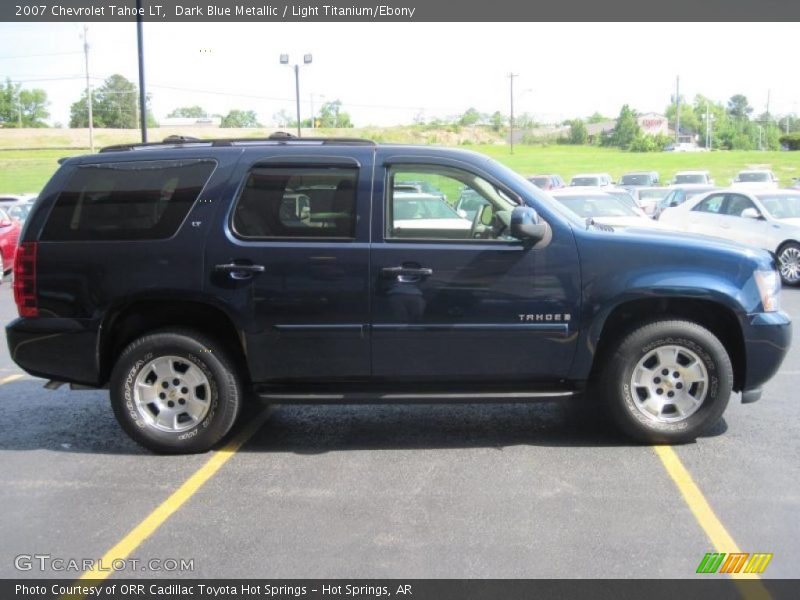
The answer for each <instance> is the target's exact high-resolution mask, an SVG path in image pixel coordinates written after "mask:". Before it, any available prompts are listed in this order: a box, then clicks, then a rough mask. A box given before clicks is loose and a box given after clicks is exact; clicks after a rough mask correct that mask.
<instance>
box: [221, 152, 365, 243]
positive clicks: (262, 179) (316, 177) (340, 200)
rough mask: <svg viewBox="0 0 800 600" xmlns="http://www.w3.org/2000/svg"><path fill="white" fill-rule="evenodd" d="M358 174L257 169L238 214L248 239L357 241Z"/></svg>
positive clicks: (239, 228) (236, 221) (237, 227)
mask: <svg viewBox="0 0 800 600" xmlns="http://www.w3.org/2000/svg"><path fill="white" fill-rule="evenodd" d="M357 179H358V169H356V168H342V167H319V166H314V167H284V166H274V167H273V166H256V167H254V168H253V169H251V170H250V173H249V174H248V175H247V179H246V181H245V184H244V187H243V188H242V191H241V193H240V195H239V199H238V200H237V202H236V207H235V209H234V212H233V220H232V227H233V231H234V232H235V233H236V234H237V235H238V236H239V237H242V238H250V239H270V238H287V239H297V238H303V239H306V238H318V239H331V238H334V239H353V238H354V237H355V226H356V181H357Z"/></svg>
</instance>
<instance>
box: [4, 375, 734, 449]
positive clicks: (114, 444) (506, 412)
mask: <svg viewBox="0 0 800 600" xmlns="http://www.w3.org/2000/svg"><path fill="white" fill-rule="evenodd" d="M42 383H43V382H42V380H38V379H20V380H17V381H13V382H10V383H7V384H5V385H3V386H1V387H0V423H2V424H3V427H2V429H0V450H39V449H43V450H52V451H58V452H78V453H89V454H148V451H147V450H144V449H142V448H140V447H139V446H138V445H137V444H136V443H134V442H133V441H132V440H130V439H129V438H128V436H127V435H126V434H125V433H124V432H123V431H122V429H121V428H120V427H119V425H118V424H117V421H116V419H115V418H114V415H113V413H112V411H111V406H110V404H109V401H108V393H107V392H106V391H103V390H99V391H82V392H71V391H69V390H68V389H66V388H63V389H59V390H55V391H48V390H45V389H43V388H42ZM264 409H265V405H263V404H261V403H260V402H258V401H252V402H249V403H248V405H247V406H246V407H245V410H244V412H243V414H242V418H241V419H240V420H239V422H238V424H237V426H236V427H235V428H234V431H233V432H231V435H235V434H236V432H237V431H239V430H240V429H241V428H242V427H243V426H245V425H246V423H247V421H248V420H249V419H251V418H253V417H254V416H255V415H256V414H257V413H258V412H259V411H260V410H264ZM271 411H272V414H271V416H270V417H269V419H268V420H267V422H266V423H265V424H264V425H263V426H262V427H261V429H260V430H259V431H258V432H257V433H256V434H255V435H254V436H253V437H252V439H251V440H250V441H248V443H247V444H246V445H245V446H244V447H243V448H242V450H241V451H243V452H294V453H298V454H320V453H325V452H335V451H343V450H370V449H374V450H398V449H409V450H414V449H435V448H498V449H500V448H503V447H506V446H519V445H530V446H553V447H559V446H565V447H604V446H606V447H613V446H632V447H635V446H638V445H641V444H637V443H636V442H633V441H631V440H630V439H628V438H626V437H624V436H622V435H621V434H619V433H618V432H617V431H616V430H615V429H614V428H613V427H612V426H611V424H610V423H608V422H607V421H606V419H605V418H604V417H603V415H602V413H601V411H600V410H599V408H598V407H597V406H593V405H592V403H591V399H590V398H581V399H578V400H575V399H573V400H565V401H558V402H537V403H531V404H506V403H502V404H501V403H498V404H486V403H484V404H387V405H369V404H364V405H327V406H322V405H283V406H274V407H271ZM726 429H727V425H726V424H725V422H724V420H723V421H721V422H720V423H719V424H718V425H717V426H716V427H715V428H714V429H713V430H712V431H710V432H709V433H707V434H706V436H704V437H714V436H717V435H720V434H722V433H724V432H725V430H726ZM229 437H230V436H229Z"/></svg>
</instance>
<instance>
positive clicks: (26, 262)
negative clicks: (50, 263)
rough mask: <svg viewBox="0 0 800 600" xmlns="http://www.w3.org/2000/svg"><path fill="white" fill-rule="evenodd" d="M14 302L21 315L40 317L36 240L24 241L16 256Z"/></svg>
mask: <svg viewBox="0 0 800 600" xmlns="http://www.w3.org/2000/svg"><path fill="white" fill-rule="evenodd" d="M14 302H16V303H17V312H19V316H20V317H38V316H39V306H38V302H37V300H36V242H22V243H21V244H20V245H19V247H18V248H17V255H16V257H15V258H14Z"/></svg>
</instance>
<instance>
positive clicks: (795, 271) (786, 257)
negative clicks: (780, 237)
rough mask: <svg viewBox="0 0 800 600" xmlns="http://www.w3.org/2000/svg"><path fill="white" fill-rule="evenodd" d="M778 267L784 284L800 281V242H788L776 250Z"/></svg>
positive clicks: (794, 283)
mask: <svg viewBox="0 0 800 600" xmlns="http://www.w3.org/2000/svg"><path fill="white" fill-rule="evenodd" d="M778 268H779V269H780V273H781V281H783V283H784V285H797V284H798V283H800V244H798V243H796V242H788V243H786V244H784V245H783V246H781V248H780V250H778Z"/></svg>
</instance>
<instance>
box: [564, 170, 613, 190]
mask: <svg viewBox="0 0 800 600" xmlns="http://www.w3.org/2000/svg"><path fill="white" fill-rule="evenodd" d="M569 185H570V187H603V186H607V185H614V180H613V179H611V175H609V174H608V173H579V174H578V175H573V176H572V179H570V180H569Z"/></svg>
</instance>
